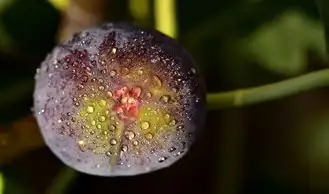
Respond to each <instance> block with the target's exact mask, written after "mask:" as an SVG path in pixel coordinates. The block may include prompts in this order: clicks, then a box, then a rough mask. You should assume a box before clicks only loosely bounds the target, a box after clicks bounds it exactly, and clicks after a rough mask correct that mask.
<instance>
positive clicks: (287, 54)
mask: <svg viewBox="0 0 329 194" xmlns="http://www.w3.org/2000/svg"><path fill="white" fill-rule="evenodd" d="M245 44H246V45H245V46H246V47H245V48H246V52H248V53H250V54H251V55H253V56H255V57H256V61H257V62H258V63H259V64H260V65H262V66H263V67H265V68H267V69H269V70H271V71H273V72H276V73H280V74H283V75H287V76H293V75H297V74H300V73H303V72H304V71H305V70H306V68H307V58H306V56H307V55H306V54H307V51H308V50H313V51H315V52H316V53H317V54H319V55H320V56H322V57H324V56H325V40H324V30H323V27H322V26H321V23H320V22H318V21H314V20H312V19H310V18H308V17H307V16H306V15H304V14H303V13H302V12H300V11H296V10H290V11H286V12H284V13H283V14H282V15H281V16H280V17H279V18H277V19H276V20H275V21H273V22H270V23H267V24H264V25H263V26H262V27H261V28H260V29H258V30H256V31H255V32H254V33H252V34H251V36H249V37H248V38H246V42H245Z"/></svg>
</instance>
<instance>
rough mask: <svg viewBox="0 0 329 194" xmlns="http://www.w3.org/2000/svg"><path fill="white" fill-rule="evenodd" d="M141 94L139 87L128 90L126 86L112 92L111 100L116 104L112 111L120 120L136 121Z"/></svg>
mask: <svg viewBox="0 0 329 194" xmlns="http://www.w3.org/2000/svg"><path fill="white" fill-rule="evenodd" d="M141 92H142V89H141V88H140V87H134V88H131V89H129V88H128V87H127V86H124V87H122V88H120V89H118V90H116V91H115V92H114V95H113V98H114V99H115V100H117V104H116V105H115V106H114V107H113V110H114V111H116V113H117V115H118V117H119V118H120V119H121V120H127V119H129V120H135V119H136V117H137V115H138V109H139V107H140V103H141V102H140V101H141V99H140V95H141Z"/></svg>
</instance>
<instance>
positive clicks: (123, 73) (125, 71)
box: [120, 67, 129, 75]
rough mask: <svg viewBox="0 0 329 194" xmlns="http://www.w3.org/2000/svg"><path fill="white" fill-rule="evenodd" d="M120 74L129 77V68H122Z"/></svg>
mask: <svg viewBox="0 0 329 194" xmlns="http://www.w3.org/2000/svg"><path fill="white" fill-rule="evenodd" d="M120 73H121V74H122V75H127V74H128V73H129V69H128V68H127V67H123V68H121V70H120Z"/></svg>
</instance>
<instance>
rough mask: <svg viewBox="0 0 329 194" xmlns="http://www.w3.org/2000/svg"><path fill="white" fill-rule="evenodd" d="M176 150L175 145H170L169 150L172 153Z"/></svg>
mask: <svg viewBox="0 0 329 194" xmlns="http://www.w3.org/2000/svg"><path fill="white" fill-rule="evenodd" d="M175 150H176V148H175V147H170V148H169V150H168V151H169V152H170V153H171V152H174V151H175Z"/></svg>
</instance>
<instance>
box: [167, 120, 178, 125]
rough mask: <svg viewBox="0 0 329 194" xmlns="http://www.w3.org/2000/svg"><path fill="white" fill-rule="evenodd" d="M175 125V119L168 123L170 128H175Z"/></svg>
mask: <svg viewBox="0 0 329 194" xmlns="http://www.w3.org/2000/svg"><path fill="white" fill-rule="evenodd" d="M176 123H177V121H176V120H175V119H173V120H171V121H170V123H169V125H170V126H175V125H176Z"/></svg>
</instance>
